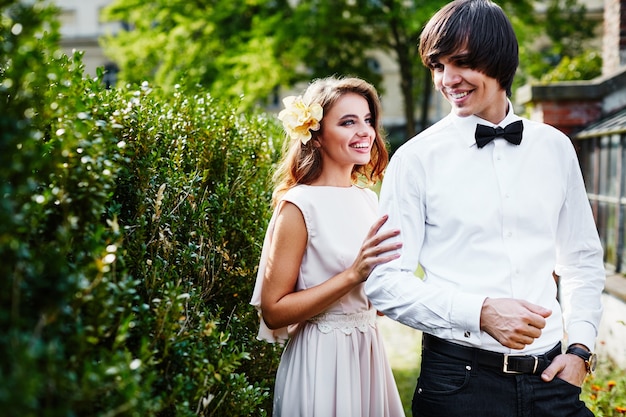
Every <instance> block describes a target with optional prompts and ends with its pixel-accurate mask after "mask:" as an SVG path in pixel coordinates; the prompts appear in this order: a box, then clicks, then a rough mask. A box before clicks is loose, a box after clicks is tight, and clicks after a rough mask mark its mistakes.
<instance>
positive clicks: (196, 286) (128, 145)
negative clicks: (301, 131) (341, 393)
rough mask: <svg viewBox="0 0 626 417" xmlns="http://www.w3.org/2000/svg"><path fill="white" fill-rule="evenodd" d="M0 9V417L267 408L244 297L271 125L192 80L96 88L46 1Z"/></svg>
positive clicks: (267, 386)
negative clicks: (168, 89)
mask: <svg viewBox="0 0 626 417" xmlns="http://www.w3.org/2000/svg"><path fill="white" fill-rule="evenodd" d="M0 10H1V11H2V13H1V21H0V37H1V39H2V43H1V47H0V48H1V49H0V106H2V107H1V108H0V191H1V193H2V197H3V198H2V199H1V200H0V259H2V262H0V277H1V279H2V280H3V283H4V285H3V289H4V290H3V291H2V292H0V300H1V302H0V351H1V352H3V355H2V356H1V357H0V409H2V410H3V413H6V414H3V415H7V416H20V417H28V416H64V417H65V416H142V417H144V416H195V415H202V416H247V415H250V416H264V415H267V414H268V413H271V386H272V384H273V378H274V374H275V371H276V366H277V364H278V359H279V355H280V347H278V346H273V345H269V344H265V343H261V342H258V341H256V340H255V334H256V329H257V321H258V318H257V315H256V313H255V311H254V310H253V308H252V307H251V306H249V304H248V300H249V299H250V296H251V292H252V288H253V285H254V279H255V275H256V267H257V262H258V257H259V254H260V245H261V242H262V238H263V233H264V231H265V227H266V225H267V221H268V219H269V214H270V213H269V202H270V197H271V184H270V177H271V172H272V169H273V167H274V164H275V162H276V160H277V157H278V152H279V150H280V148H281V146H282V144H281V140H282V135H281V133H280V129H279V127H278V126H277V125H276V124H275V123H274V122H273V120H272V118H269V117H267V116H266V115H264V114H263V113H247V114H241V113H240V112H238V111H237V103H222V102H220V101H219V99H217V98H215V97H212V96H211V95H210V94H209V93H208V92H206V91H204V90H203V89H202V87H200V86H198V87H197V89H196V93H195V94H194V95H193V96H189V95H187V94H185V95H184V94H182V93H180V92H179V90H176V92H175V93H173V94H170V95H168V94H165V93H164V92H163V91H161V90H160V89H159V88H157V87H155V86H151V85H149V84H147V83H144V84H143V85H140V86H130V85H129V86H126V87H125V88H119V89H112V90H108V89H106V88H105V87H104V86H103V83H102V82H101V78H102V73H99V74H98V76H97V77H95V78H93V79H89V78H87V77H86V76H85V74H84V68H83V65H82V57H81V54H79V53H77V54H74V55H73V56H69V57H68V56H65V55H63V54H62V53H60V52H59V50H58V41H59V38H58V24H57V23H56V21H55V19H56V11H55V10H54V9H51V8H49V7H47V6H43V3H40V2H34V3H33V2H24V3H23V4H21V3H18V2H10V4H8V5H4V6H0ZM44 29H45V30H44ZM185 90H186V91H188V89H185ZM180 91H182V89H181V90H180Z"/></svg>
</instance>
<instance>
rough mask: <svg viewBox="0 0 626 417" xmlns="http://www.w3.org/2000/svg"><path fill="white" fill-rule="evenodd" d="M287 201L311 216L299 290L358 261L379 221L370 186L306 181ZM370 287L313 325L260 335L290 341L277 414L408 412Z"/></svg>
mask: <svg viewBox="0 0 626 417" xmlns="http://www.w3.org/2000/svg"><path fill="white" fill-rule="evenodd" d="M282 201H289V202H291V203H293V204H295V205H296V206H297V207H298V208H299V209H300V211H301V212H302V214H303V216H304V221H305V223H306V229H307V233H308V242H307V248H306V251H305V253H304V257H303V259H302V265H301V266H300V273H299V276H298V281H297V284H296V289H297V290H303V289H306V288H311V287H314V286H316V285H319V284H321V283H322V282H324V281H326V280H327V279H329V278H330V277H332V276H334V275H336V274H338V273H339V272H342V271H345V270H346V269H348V268H349V267H350V266H351V265H352V263H353V262H354V260H355V258H356V256H357V254H358V251H359V249H360V248H361V245H362V244H363V241H364V240H365V236H366V235H367V232H368V230H369V228H370V227H371V225H372V224H373V223H374V222H375V221H376V218H377V205H378V200H377V197H376V194H375V193H374V192H373V191H371V190H369V189H365V188H359V187H357V186H352V187H350V188H342V187H326V186H308V185H298V186H296V187H294V188H292V189H290V190H289V191H287V192H286V193H285V195H284V196H283V198H282ZM280 207H281V204H278V206H277V210H276V211H275V212H274V215H273V216H272V219H271V220H270V224H269V226H268V230H267V234H266V236H265V241H264V243H263V251H262V254H261V261H260V264H259V271H258V275H257V280H256V285H255V289H254V294H253V297H252V301H251V304H252V305H254V306H255V307H256V308H257V309H259V311H260V304H261V286H262V283H263V275H264V272H265V265H266V262H267V256H268V253H269V247H270V245H271V244H272V241H271V236H272V232H273V229H274V221H275V218H276V215H277V213H278V210H279V209H280ZM376 317H377V316H376V311H375V310H374V309H373V308H372V307H371V305H370V303H369V301H368V299H367V297H366V296H365V293H364V291H363V284H361V285H359V286H357V287H355V288H354V289H353V290H352V291H351V292H349V293H348V294H346V295H345V296H343V297H342V298H341V299H340V300H339V301H337V302H336V303H335V304H333V305H332V306H330V307H329V308H328V309H327V310H326V311H324V312H323V313H322V314H319V315H317V316H315V317H313V318H311V319H309V320H307V321H305V322H302V323H299V324H296V325H293V326H290V327H289V328H283V329H277V330H270V329H269V328H268V327H267V326H266V325H265V323H264V322H263V319H262V318H261V324H260V329H259V335H258V338H259V339H261V340H266V341H269V342H284V341H286V340H288V342H287V345H286V347H285V350H284V352H283V355H282V358H281V362H280V365H279V367H278V371H277V374H276V385H275V388H274V413H273V415H274V416H275V417H276V416H282V417H398V416H400V417H402V416H404V411H403V409H402V404H401V402H400V397H399V395H398V390H397V388H396V384H395V381H394V378H393V374H392V373H391V367H390V366H389V363H388V361H387V356H386V354H385V349H384V347H383V342H382V339H381V336H380V334H379V332H378V329H377V328H376Z"/></svg>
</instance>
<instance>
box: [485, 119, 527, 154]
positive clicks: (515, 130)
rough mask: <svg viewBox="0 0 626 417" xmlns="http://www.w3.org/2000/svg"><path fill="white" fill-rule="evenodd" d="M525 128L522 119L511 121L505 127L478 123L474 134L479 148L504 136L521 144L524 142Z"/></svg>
mask: <svg viewBox="0 0 626 417" xmlns="http://www.w3.org/2000/svg"><path fill="white" fill-rule="evenodd" d="M523 130H524V125H523V124H522V121H521V120H518V121H516V122H513V123H511V124H510V125H508V126H507V127H505V128H504V129H502V128H501V127H500V126H498V127H495V128H494V127H491V126H485V125H481V124H478V125H476V133H475V135H474V136H475V137H476V145H478V147H479V148H482V147H483V146H485V145H486V144H488V143H489V142H491V141H492V140H494V139H495V138H504V139H506V140H507V141H508V142H510V143H512V144H514V145H519V144H520V143H522V131H523Z"/></svg>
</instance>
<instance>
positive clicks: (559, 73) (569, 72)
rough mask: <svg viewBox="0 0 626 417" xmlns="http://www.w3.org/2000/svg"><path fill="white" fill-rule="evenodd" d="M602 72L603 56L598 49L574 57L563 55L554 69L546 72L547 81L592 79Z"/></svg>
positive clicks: (545, 79)
mask: <svg viewBox="0 0 626 417" xmlns="http://www.w3.org/2000/svg"><path fill="white" fill-rule="evenodd" d="M601 73H602V57H601V56H600V54H599V53H598V52H597V51H585V52H584V53H583V54H581V55H577V56H575V57H573V58H570V57H568V56H566V57H563V59H562V60H561V62H559V63H558V65H557V66H555V67H554V69H553V70H552V71H550V72H548V73H546V74H544V75H543V76H542V77H541V79H540V81H541V82H545V83H551V82H558V81H571V80H591V79H593V78H595V77H598V76H599V75H600V74H601Z"/></svg>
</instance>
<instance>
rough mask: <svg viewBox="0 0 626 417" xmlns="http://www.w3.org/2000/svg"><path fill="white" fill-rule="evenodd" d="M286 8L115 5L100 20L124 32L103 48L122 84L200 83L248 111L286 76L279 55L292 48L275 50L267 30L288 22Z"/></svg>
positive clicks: (133, 1)
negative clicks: (116, 67) (122, 27)
mask: <svg viewBox="0 0 626 417" xmlns="http://www.w3.org/2000/svg"><path fill="white" fill-rule="evenodd" d="M289 9H290V7H289V5H288V2H287V1H286V0H279V1H275V0H255V1H246V2H233V1H230V0H218V1H214V2H189V1H185V0H175V1H170V0H167V1H165V0H160V1H155V2H145V1H142V0H117V1H114V2H113V3H112V4H111V5H110V6H108V7H107V8H106V9H105V10H104V13H103V18H104V19H107V20H110V21H123V22H126V25H127V27H129V28H130V30H122V31H120V32H118V33H117V34H116V35H115V36H113V35H110V36H107V37H105V38H104V39H103V40H102V45H103V47H104V49H105V51H106V53H107V54H109V55H110V56H112V57H114V58H115V61H116V62H117V64H118V65H119V67H120V70H121V71H120V74H119V78H120V79H121V80H123V81H124V82H130V83H136V84H139V83H141V82H142V81H144V80H151V81H153V83H154V84H156V85H159V86H160V87H161V88H163V89H165V90H168V91H172V88H173V86H174V85H175V84H180V85H182V87H183V88H187V87H189V88H191V89H192V90H193V89H194V88H195V86H196V85H202V86H204V88H206V89H208V90H209V91H211V92H213V94H214V95H215V96H219V97H221V98H222V99H224V100H228V101H239V100H240V99H242V105H244V106H246V107H248V108H249V107H251V106H252V105H254V104H256V103H257V102H258V101H259V100H265V99H267V98H268V97H270V96H271V94H272V92H273V90H274V89H275V88H276V86H277V85H279V84H281V83H282V81H283V80H284V78H285V74H284V71H285V70H287V69H288V67H287V68H283V66H284V65H283V64H284V62H281V57H282V56H284V55H288V54H289V53H290V49H289V48H287V49H286V50H281V49H279V45H278V44H277V42H276V35H274V33H273V28H274V27H278V26H279V25H280V23H281V22H288V21H289V19H288V16H286V15H285V13H287V12H288V11H289ZM287 61H288V60H287Z"/></svg>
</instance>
